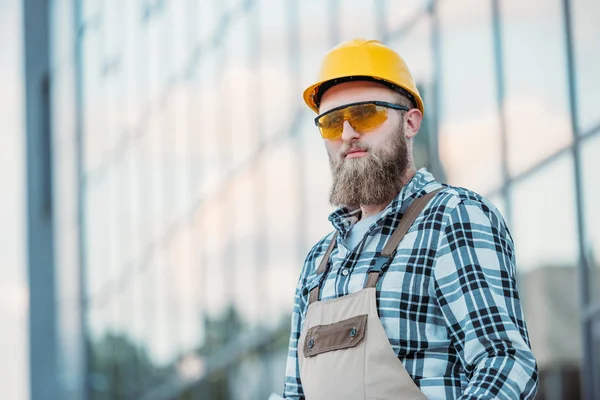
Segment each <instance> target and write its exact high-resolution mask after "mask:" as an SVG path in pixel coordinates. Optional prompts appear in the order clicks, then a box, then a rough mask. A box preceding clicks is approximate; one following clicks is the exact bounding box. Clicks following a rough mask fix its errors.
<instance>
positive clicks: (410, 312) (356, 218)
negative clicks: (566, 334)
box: [283, 40, 538, 400]
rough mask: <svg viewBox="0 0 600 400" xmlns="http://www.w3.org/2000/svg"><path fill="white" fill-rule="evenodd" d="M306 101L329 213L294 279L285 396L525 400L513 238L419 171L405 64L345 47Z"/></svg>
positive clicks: (472, 197) (488, 212)
mask: <svg viewBox="0 0 600 400" xmlns="http://www.w3.org/2000/svg"><path fill="white" fill-rule="evenodd" d="M304 99H305V101H306V103H307V104H308V106H309V107H310V108H311V109H313V110H314V111H315V112H317V113H318V114H319V115H318V116H317V118H316V119H315V123H316V125H317V126H318V128H319V130H320V132H321V135H322V136H323V138H324V141H325V147H326V149H327V152H328V155H329V160H330V166H331V171H332V174H333V184H332V187H331V192H330V202H331V203H332V204H333V205H335V206H339V208H338V209H337V210H336V211H335V212H333V213H332V214H331V215H330V217H329V220H330V221H331V223H332V224H333V226H334V228H335V229H334V231H333V232H332V233H330V234H328V235H327V236H326V237H324V238H323V239H321V240H320V241H319V242H318V243H317V244H316V245H315V246H314V247H313V248H312V250H311V251H310V252H309V254H308V256H307V258H306V261H305V264H304V267H303V269H302V272H301V275H300V278H299V281H298V286H297V288H296V294H295V306H294V310H293V315H292V332H291V337H290V344H289V353H288V360H287V369H286V379H285V388H284V394H283V395H284V397H286V398H295V399H304V398H306V399H308V400H317V399H345V400H347V399H425V398H427V399H458V398H460V399H530V398H533V397H534V396H535V393H536V390H537V385H538V382H537V380H538V375H537V364H536V361H535V358H534V356H533V354H532V352H531V349H530V344H529V338H528V335H527V329H526V326H525V321H524V320H523V313H522V309H521V304H520V300H519V295H518V292H517V286H516V272H515V257H514V249H513V241H512V238H511V235H510V233H509V231H508V229H507V227H506V225H505V222H504V220H503V218H502V216H501V215H500V213H499V211H498V210H497V209H496V207H494V205H493V204H491V203H490V202H489V201H488V200H486V199H485V198H483V197H482V196H480V195H478V194H476V193H474V192H472V191H469V190H467V189H463V188H456V187H452V186H448V185H445V184H440V183H438V182H436V181H435V179H434V177H433V176H432V175H431V174H430V173H429V172H428V171H427V170H426V169H420V170H419V171H417V170H416V169H415V166H414V161H413V155H412V150H413V149H412V147H413V138H414V137H415V135H416V134H417V133H418V131H419V127H420V124H421V121H422V118H423V113H424V106H423V101H422V100H421V97H420V95H419V92H418V91H417V88H416V86H415V84H414V82H413V79H412V77H411V75H410V72H409V70H408V68H407V66H406V64H405V63H404V61H403V60H402V59H401V58H400V56H399V55H398V54H396V53H395V52H394V51H392V50H391V49H389V48H387V47H385V46H384V45H382V44H381V43H379V42H377V41H366V40H353V41H349V42H345V43H342V44H340V45H339V46H337V47H336V48H334V49H333V50H331V51H330V52H329V53H328V54H327V55H326V57H325V58H324V60H323V63H322V66H321V77H320V79H319V82H318V83H316V84H315V85H312V86H310V87H309V88H308V89H306V91H305V92H304Z"/></svg>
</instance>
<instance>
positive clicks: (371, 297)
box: [298, 190, 439, 400]
mask: <svg viewBox="0 0 600 400" xmlns="http://www.w3.org/2000/svg"><path fill="white" fill-rule="evenodd" d="M438 191H439V190H436V191H434V192H432V193H428V194H426V195H425V196H423V197H420V198H418V199H415V200H414V201H413V202H412V203H411V204H410V206H409V207H408V209H407V210H406V213H405V214H404V216H403V218H402V220H401V221H400V224H399V225H398V227H397V228H396V230H395V231H394V233H393V234H392V236H391V237H390V238H389V239H388V241H387V242H386V244H385V247H384V248H383V251H382V252H381V256H380V257H379V258H378V259H377V262H376V263H375V265H372V266H371V267H370V268H369V270H368V272H367V278H366V282H365V285H364V288H363V289H362V290H360V291H358V292H356V293H352V294H349V295H346V296H342V297H338V298H334V299H329V300H323V301H319V291H320V285H321V284H322V282H324V281H325V277H326V276H327V273H328V272H329V268H330V262H329V256H330V255H331V251H332V250H333V247H334V246H335V243H336V238H337V232H336V234H334V236H333V238H332V239H331V244H330V245H329V248H328V249H327V252H326V253H325V256H324V257H323V260H321V264H320V265H319V268H318V270H317V274H321V273H323V279H321V283H319V285H317V286H316V287H314V288H313V289H312V290H311V291H310V294H309V303H308V310H307V312H306V317H305V321H304V326H303V328H302V331H301V333H300V338H299V340H298V363H299V366H300V380H301V381H302V387H303V389H304V394H305V396H306V399H307V400H335V399H344V400H359V399H360V400H376V399H378V400H390V399H399V400H426V399H427V398H426V397H425V395H423V393H422V392H421V391H420V390H419V388H418V387H417V385H416V384H415V383H414V382H413V380H412V379H411V377H410V375H409V374H408V372H407V371H406V369H405V368H404V365H402V362H400V360H399V359H398V356H397V355H396V353H395V351H394V349H393V348H392V346H391V344H390V342H389V339H388V337H387V335H386V333H385V330H384V328H383V325H382V324H381V321H380V320H379V315H378V312H377V304H376V286H377V281H378V280H379V278H380V276H381V275H383V273H384V272H385V269H386V268H387V266H388V265H389V263H390V262H391V261H392V260H393V258H394V256H395V254H396V248H397V247H398V244H399V243H400V241H401V240H402V238H403V237H404V235H405V234H406V232H407V231H408V229H409V228H410V226H411V225H412V224H413V223H414V221H415V220H416V219H417V217H418V216H419V214H420V213H421V211H423V209H424V208H425V206H426V205H427V204H428V203H429V201H430V200H431V198H433V196H434V195H435V194H436V193H437V192H438Z"/></svg>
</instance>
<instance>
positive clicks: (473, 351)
mask: <svg viewBox="0 0 600 400" xmlns="http://www.w3.org/2000/svg"><path fill="white" fill-rule="evenodd" d="M432 279H433V285H432V289H433V290H434V291H435V294H434V295H435V297H436V299H437V302H438V304H439V306H440V308H441V311H442V314H443V316H444V318H445V320H446V324H447V327H448V332H449V335H450V339H451V341H452V344H453V346H454V347H455V349H456V351H457V354H458V356H459V358H460V360H461V363H462V366H463V369H464V370H465V373H466V375H467V378H468V380H469V383H468V386H467V387H466V389H465V390H464V392H463V395H462V397H461V399H519V398H520V399H533V398H534V397H535V394H536V391H537V387H538V370H537V363H536V360H535V358H534V356H533V353H532V352H531V348H530V343H529V337H528V334H527V328H526V325H525V321H524V318H523V311H522V308H521V302H520V299H519V293H518V291H517V283H516V271H515V257H514V246H513V241H512V238H511V236H510V233H509V231H508V229H507V227H506V225H505V223H504V220H503V219H502V217H501V216H500V213H499V212H498V211H497V210H496V209H495V208H493V206H492V205H491V204H486V203H485V202H480V201H475V200H464V201H462V202H461V203H459V204H458V205H457V206H456V208H455V209H454V210H452V212H450V213H449V214H448V219H447V221H445V223H444V224H443V226H442V231H441V234H440V242H439V246H438V251H437V257H436V261H435V263H434V269H433V276H432Z"/></svg>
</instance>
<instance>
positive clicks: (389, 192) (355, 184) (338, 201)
mask: <svg viewBox="0 0 600 400" xmlns="http://www.w3.org/2000/svg"><path fill="white" fill-rule="evenodd" d="M403 128H404V127H403V126H402V127H400V129H398V130H397V131H396V132H394V133H393V134H392V136H391V138H390V143H389V146H388V147H387V148H383V149H381V150H378V151H375V150H373V149H371V148H370V147H369V146H367V145H365V144H358V145H355V146H352V148H359V149H363V150H366V151H367V152H368V155H367V156H364V157H359V158H341V157H340V155H337V156H336V158H335V160H333V159H332V158H331V156H329V165H330V167H331V173H332V176H333V182H332V185H331V190H330V192H329V202H330V203H331V205H333V206H336V207H340V206H343V207H348V208H350V209H356V208H359V207H360V206H361V205H365V206H372V205H379V204H383V203H385V202H389V201H391V200H392V199H393V198H394V197H395V196H396V195H397V194H398V192H400V190H401V189H402V186H403V185H404V183H403V178H404V177H405V175H406V172H407V170H408V168H409V160H408V148H407V146H406V141H405V140H404V135H403V133H404V129H403ZM344 150H347V149H344ZM341 153H342V154H343V153H344V152H343V151H342V152H341Z"/></svg>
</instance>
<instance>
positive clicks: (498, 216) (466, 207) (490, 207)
mask: <svg viewBox="0 0 600 400" xmlns="http://www.w3.org/2000/svg"><path fill="white" fill-rule="evenodd" d="M436 201H437V202H438V204H437V205H441V206H442V207H441V208H442V209H443V212H444V214H445V215H448V216H451V215H454V216H455V217H458V218H460V220H461V221H463V222H467V221H470V220H481V218H485V219H486V220H487V221H488V222H487V224H490V223H493V224H496V225H505V224H506V223H505V221H504V217H503V215H502V212H501V211H500V210H499V209H498V208H497V206H496V204H494V202H492V201H491V200H490V199H488V198H487V197H485V196H483V195H481V194H479V193H477V192H475V191H473V190H470V189H466V188H464V187H460V186H452V185H447V184H443V189H442V190H441V191H440V193H438V194H437V195H436ZM451 218H452V217H451Z"/></svg>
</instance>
